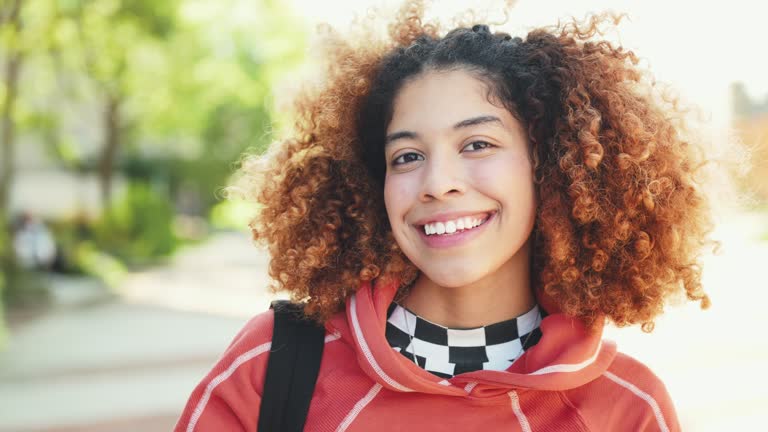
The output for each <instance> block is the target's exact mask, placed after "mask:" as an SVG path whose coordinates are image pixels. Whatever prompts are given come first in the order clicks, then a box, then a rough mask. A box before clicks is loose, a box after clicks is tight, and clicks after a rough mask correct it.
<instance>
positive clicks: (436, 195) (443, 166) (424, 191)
mask: <svg viewBox="0 0 768 432" xmlns="http://www.w3.org/2000/svg"><path fill="white" fill-rule="evenodd" d="M425 168H426V169H425V170H424V178H423V181H422V185H421V193H420V194H419V195H420V198H421V200H422V201H431V200H435V199H438V200H442V199H446V198H450V197H452V196H458V195H462V194H463V193H464V191H465V189H466V186H465V181H464V180H463V178H462V177H463V171H462V169H461V167H460V165H459V163H458V161H454V160H452V159H451V158H447V157H432V158H430V159H428V160H427V161H426V167H425Z"/></svg>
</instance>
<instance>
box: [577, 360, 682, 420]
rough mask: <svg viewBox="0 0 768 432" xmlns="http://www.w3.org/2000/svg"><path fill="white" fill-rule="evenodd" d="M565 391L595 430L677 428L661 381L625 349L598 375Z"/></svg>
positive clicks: (667, 394)
mask: <svg viewBox="0 0 768 432" xmlns="http://www.w3.org/2000/svg"><path fill="white" fill-rule="evenodd" d="M566 394H567V397H569V399H571V401H572V403H573V405H574V406H575V407H576V408H577V409H579V410H580V411H581V414H582V417H584V419H585V421H586V423H587V424H590V425H591V426H593V428H594V429H596V430H637V431H664V432H667V431H678V430H680V427H679V425H678V420H677V414H676V412H675V409H674V404H673V403H672V399H671V397H670V395H669V393H668V392H667V389H666V387H665V386H664V383H663V382H662V381H661V379H659V377H658V376H657V375H656V374H655V373H654V372H653V371H652V370H651V369H650V368H649V367H648V366H646V365H645V364H643V363H642V362H640V361H638V360H637V359H635V358H633V357H631V356H629V355H627V354H624V353H617V355H616V358H615V359H614V361H613V363H612V364H611V365H610V366H609V367H608V369H607V370H605V371H604V372H603V373H602V375H601V376H600V377H598V378H597V379H595V380H594V381H592V382H590V383H588V384H586V385H584V386H581V387H579V388H576V389H572V390H570V391H568V392H566Z"/></svg>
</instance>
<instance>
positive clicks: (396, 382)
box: [330, 281, 616, 397]
mask: <svg viewBox="0 0 768 432" xmlns="http://www.w3.org/2000/svg"><path fill="white" fill-rule="evenodd" d="M396 292H397V282H396V281H390V282H378V281H377V282H375V283H374V284H373V285H372V284H371V283H369V282H364V283H362V284H361V286H360V287H359V289H358V290H357V292H356V293H355V294H353V295H352V296H351V297H350V298H349V299H348V300H347V308H346V316H343V315H342V314H339V315H337V316H336V317H334V319H332V321H331V322H330V324H331V325H332V326H333V327H335V328H336V329H338V330H339V331H340V333H341V335H342V337H343V338H344V339H347V340H348V342H349V343H350V344H351V345H352V346H353V347H354V348H355V351H356V354H357V359H358V362H359V364H360V366H361V368H362V369H363V371H365V373H366V374H367V375H368V376H369V377H370V378H371V379H372V380H374V381H376V382H378V383H379V384H381V385H382V386H384V387H386V388H388V389H390V390H394V391H401V392H422V393H432V394H443V395H455V396H467V395H468V394H469V393H472V396H476V397H477V396H479V397H484V396H494V395H498V394H500V393H506V392H508V391H510V390H512V389H539V390H566V389H570V388H574V387H578V386H581V385H583V384H586V383H588V382H590V381H592V380H594V379H595V378H597V377H599V376H600V375H601V374H602V373H603V372H604V371H605V370H606V369H607V368H608V366H609V365H610V364H611V362H612V361H613V358H614V357H615V355H616V345H615V344H614V343H613V342H609V341H603V340H601V338H602V327H601V328H599V329H596V330H594V331H592V332H589V331H588V330H587V329H586V328H585V326H584V325H583V324H582V323H581V322H580V321H579V320H577V319H574V318H569V317H567V316H565V315H564V314H561V313H555V314H551V315H548V316H547V317H546V318H544V320H543V321H542V322H541V332H542V337H541V339H540V340H539V342H538V343H537V344H536V345H535V346H533V347H531V348H530V349H528V350H527V351H526V352H525V353H524V354H523V355H522V356H521V357H520V358H519V359H518V360H517V361H516V362H515V363H513V364H512V366H510V368H509V369H507V370H506V371H490V370H481V371H476V372H470V373H465V374H461V375H458V376H455V377H453V378H451V379H448V380H445V379H442V378H440V377H437V376H435V375H433V374H431V373H429V372H427V371H425V370H423V369H421V368H420V367H418V366H416V365H415V364H413V362H411V361H408V359H406V358H405V357H403V356H402V355H400V354H399V353H398V352H396V351H395V350H393V349H392V348H391V347H390V346H389V343H388V342H387V339H386V336H385V329H386V321H387V308H388V307H389V305H390V304H391V303H392V300H393V298H394V296H395V294H396Z"/></svg>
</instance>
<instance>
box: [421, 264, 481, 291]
mask: <svg viewBox="0 0 768 432" xmlns="http://www.w3.org/2000/svg"><path fill="white" fill-rule="evenodd" d="M421 273H422V274H423V275H424V276H426V277H427V278H429V280H430V281H432V282H434V283H435V284H437V285H439V286H441V287H445V288H459V287H463V286H467V285H470V284H472V283H474V282H477V281H478V280H480V279H482V278H483V276H484V272H483V271H478V269H472V270H470V269H465V268H461V267H453V268H450V269H429V268H425V269H423V270H422V271H421Z"/></svg>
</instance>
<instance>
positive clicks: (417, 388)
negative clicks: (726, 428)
mask: <svg viewBox="0 0 768 432" xmlns="http://www.w3.org/2000/svg"><path fill="white" fill-rule="evenodd" d="M395 291H396V286H395V285H383V284H377V285H376V286H375V288H373V287H371V286H370V285H369V284H364V285H363V286H361V288H360V289H359V290H358V292H357V293H356V294H355V295H354V296H352V297H351V298H350V299H349V301H348V302H347V307H346V313H339V314H337V315H336V316H335V317H334V318H332V319H331V320H330V321H329V322H328V323H327V324H326V330H327V333H326V337H325V349H324V352H323V359H322V362H321V365H320V374H319V376H318V381H317V386H316V387H315V394H314V397H313V399H312V403H311V405H310V408H309V414H308V416H307V422H306V424H305V430H307V431H339V432H340V431H350V432H352V431H366V432H371V431H399V430H402V431H409V432H410V431H413V432H416V431H489V432H490V431H524V432H528V431H536V432H538V431H665V432H666V431H679V430H680V426H679V424H678V421H677V417H676V415H675V411H674V408H673V406H672V402H671V400H670V398H669V395H668V394H667V391H666V389H665V388H664V385H663V384H662V383H661V381H659V379H658V378H657V377H656V376H655V375H654V374H653V373H652V372H651V371H650V370H649V369H648V368H646V367H645V366H644V365H642V364H641V363H639V362H638V361H636V360H634V359H632V358H631V357H629V356H626V355H623V354H621V353H617V352H616V345H615V344H614V343H613V342H610V341H604V340H601V332H600V331H598V332H595V333H589V332H587V331H586V329H585V328H584V326H583V325H582V324H581V323H580V322H579V321H578V320H574V319H569V318H567V317H566V316H564V315H562V314H552V315H549V316H547V317H546V318H545V319H544V320H543V321H542V323H541V332H542V337H541V340H540V341H539V343H538V344H536V345H535V346H533V347H532V348H530V349H528V350H527V351H526V352H525V353H524V354H523V355H522V356H521V357H520V358H519V359H518V360H517V361H516V362H515V363H513V364H512V366H510V367H509V369H507V370H506V371H488V370H481V371H476V372H471V373H465V374H460V375H457V376H455V377H453V378H451V379H448V380H444V379H442V378H439V377H437V376H435V375H432V374H430V373H429V372H426V371H425V370H423V369H421V368H419V367H418V366H416V365H415V364H413V362H411V361H409V360H408V359H407V358H405V357H404V356H402V355H401V354H399V353H397V352H396V351H395V350H393V349H392V348H391V347H390V346H389V344H388V343H387V340H386V337H385V333H384V330H385V326H386V321H387V307H388V306H389V305H390V303H391V302H392V299H393V297H394V295H395ZM272 326H273V315H272V312H271V311H270V312H265V313H263V314H260V315H258V316H256V317H255V318H253V319H252V320H251V321H250V322H249V323H248V324H247V325H246V326H245V328H243V330H241V331H240V333H239V334H238V335H237V337H236V338H235V340H234V341H233V342H232V344H231V345H230V346H229V348H228V349H227V351H226V352H225V353H224V356H223V357H222V359H221V360H220V361H219V362H218V363H217V364H216V366H214V368H213V370H212V371H211V372H210V373H209V374H208V375H207V376H206V377H205V378H204V379H203V381H202V382H201V383H200V384H199V385H198V386H197V387H196V388H195V390H194V391H193V392H192V395H191V397H190V399H189V401H188V402H187V406H186V408H185V409H184V412H183V413H182V415H181V418H180V419H179V422H178V423H177V425H176V428H175V431H176V432H192V431H256V425H257V424H258V414H259V404H260V402H261V396H260V395H261V391H262V388H263V385H264V373H265V370H266V366H267V359H268V358H269V349H270V345H271V337H272Z"/></svg>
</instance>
